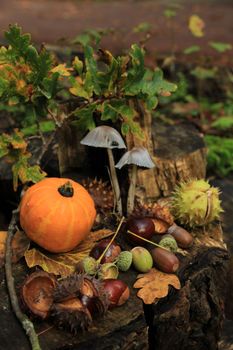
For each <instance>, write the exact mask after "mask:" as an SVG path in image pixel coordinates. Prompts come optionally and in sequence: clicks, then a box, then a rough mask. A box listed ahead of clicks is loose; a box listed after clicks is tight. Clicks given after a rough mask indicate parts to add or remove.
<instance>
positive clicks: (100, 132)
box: [80, 125, 126, 148]
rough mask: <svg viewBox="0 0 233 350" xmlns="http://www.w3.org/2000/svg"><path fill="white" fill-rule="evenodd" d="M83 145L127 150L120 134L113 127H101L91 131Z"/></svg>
mask: <svg viewBox="0 0 233 350" xmlns="http://www.w3.org/2000/svg"><path fill="white" fill-rule="evenodd" d="M80 143H81V144H82V145H86V146H92V147H103V148H126V145H125V143H124V141H123V139H122V137H121V135H120V133H119V132H118V131H117V130H116V129H114V128H112V127H111V126H107V125H101V126H97V127H96V128H95V129H93V130H91V131H90V132H89V133H88V134H87V135H86V136H85V137H84V138H83V139H82V140H81V141H80Z"/></svg>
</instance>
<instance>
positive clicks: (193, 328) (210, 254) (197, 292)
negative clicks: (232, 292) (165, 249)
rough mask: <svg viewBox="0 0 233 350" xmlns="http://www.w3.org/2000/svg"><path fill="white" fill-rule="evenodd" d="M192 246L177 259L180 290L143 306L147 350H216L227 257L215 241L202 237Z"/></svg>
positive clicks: (223, 249)
mask: <svg viewBox="0 0 233 350" xmlns="http://www.w3.org/2000/svg"><path fill="white" fill-rule="evenodd" d="M215 234H218V235H219V232H218V231H215ZM196 242H197V244H196V245H195V246H194V247H193V248H192V250H191V251H190V252H189V254H188V255H187V256H184V257H180V261H181V268H180V269H179V272H178V275H179V278H180V281H181V285H182V288H181V290H180V291H179V292H175V291H174V290H171V292H170V294H169V295H168V297H167V298H164V299H162V300H161V301H159V302H158V303H157V304H155V305H149V306H148V305H145V306H144V310H145V316H146V320H147V323H148V326H149V333H148V334H149V349H150V350H157V349H159V350H169V349H173V350H180V349H182V350H194V349H195V350H196V349H198V350H217V349H218V341H219V338H220V332H221V329H222V322H223V318H224V299H225V290H226V286H227V279H226V277H227V267H228V258H229V257H228V253H227V250H226V249H225V248H224V245H223V244H222V243H221V241H218V238H217V240H215V239H209V237H207V236H206V237H204V240H203V239H202V238H201V239H199V240H197V241H196ZM198 242H199V243H198ZM201 242H203V243H204V244H200V243H201Z"/></svg>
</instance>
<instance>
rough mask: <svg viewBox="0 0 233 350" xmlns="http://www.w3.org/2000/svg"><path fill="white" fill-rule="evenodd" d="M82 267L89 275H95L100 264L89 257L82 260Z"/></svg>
mask: <svg viewBox="0 0 233 350" xmlns="http://www.w3.org/2000/svg"><path fill="white" fill-rule="evenodd" d="M82 266H83V270H84V272H85V273H87V274H88V275H95V274H96V272H97V270H98V263H97V261H96V260H95V259H94V258H92V257H91V256H87V257H86V258H84V259H83V260H82Z"/></svg>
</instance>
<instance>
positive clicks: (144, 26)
mask: <svg viewBox="0 0 233 350" xmlns="http://www.w3.org/2000/svg"><path fill="white" fill-rule="evenodd" d="M150 29H151V24H150V23H148V22H142V23H139V24H138V25H137V26H136V27H134V28H133V32H134V33H141V32H148V31H150Z"/></svg>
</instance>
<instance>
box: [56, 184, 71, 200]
mask: <svg viewBox="0 0 233 350" xmlns="http://www.w3.org/2000/svg"><path fill="white" fill-rule="evenodd" d="M58 192H59V193H60V194H61V195H62V196H63V197H73V195H74V189H73V186H72V183H71V182H70V181H67V182H66V183H64V185H62V186H60V187H59V188H58Z"/></svg>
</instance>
